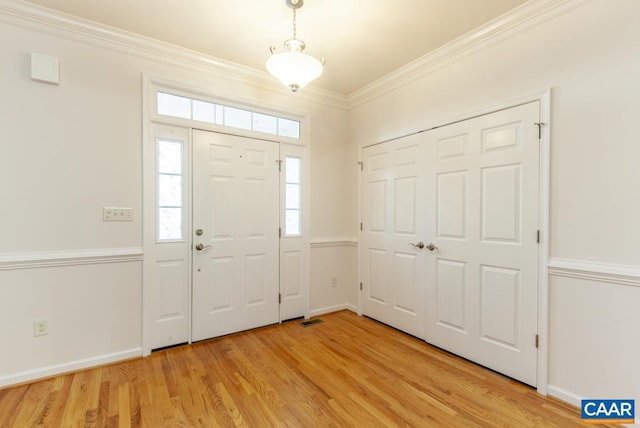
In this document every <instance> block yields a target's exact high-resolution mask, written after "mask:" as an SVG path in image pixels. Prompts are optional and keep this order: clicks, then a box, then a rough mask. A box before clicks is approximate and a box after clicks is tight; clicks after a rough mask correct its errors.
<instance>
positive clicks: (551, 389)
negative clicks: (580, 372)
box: [547, 385, 582, 407]
mask: <svg viewBox="0 0 640 428" xmlns="http://www.w3.org/2000/svg"><path fill="white" fill-rule="evenodd" d="M547 393H548V395H550V396H552V397H554V398H557V399H559V400H562V401H564V402H566V403H569V404H572V405H574V406H577V407H580V402H581V400H582V397H580V396H579V395H576V394H574V393H573V392H569V391H567V390H565V389H562V388H559V387H557V386H555V385H549V386H548V387H547Z"/></svg>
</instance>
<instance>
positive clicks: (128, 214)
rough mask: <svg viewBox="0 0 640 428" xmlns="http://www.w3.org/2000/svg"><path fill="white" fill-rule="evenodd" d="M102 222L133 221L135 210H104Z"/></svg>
mask: <svg viewBox="0 0 640 428" xmlns="http://www.w3.org/2000/svg"><path fill="white" fill-rule="evenodd" d="M102 221H133V208H117V207H104V208H102Z"/></svg>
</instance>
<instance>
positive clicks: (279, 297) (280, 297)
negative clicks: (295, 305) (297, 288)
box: [278, 293, 282, 304]
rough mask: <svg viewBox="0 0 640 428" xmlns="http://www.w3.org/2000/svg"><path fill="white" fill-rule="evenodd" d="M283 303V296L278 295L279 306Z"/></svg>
mask: <svg viewBox="0 0 640 428" xmlns="http://www.w3.org/2000/svg"><path fill="white" fill-rule="evenodd" d="M281 303H282V294H280V293H278V304H281Z"/></svg>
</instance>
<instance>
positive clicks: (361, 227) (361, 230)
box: [360, 222, 362, 232]
mask: <svg viewBox="0 0 640 428" xmlns="http://www.w3.org/2000/svg"><path fill="white" fill-rule="evenodd" d="M360 232H362V222H360Z"/></svg>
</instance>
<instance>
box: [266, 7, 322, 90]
mask: <svg viewBox="0 0 640 428" xmlns="http://www.w3.org/2000/svg"><path fill="white" fill-rule="evenodd" d="M303 3H304V2H303V0H286V4H287V6H289V7H290V8H291V9H293V38H291V39H289V40H286V41H285V42H284V47H285V48H286V49H287V51H286V52H281V53H275V50H276V48H275V46H271V48H270V50H271V57H270V58H269V59H268V60H267V64H266V65H267V70H268V71H269V73H271V74H273V75H274V76H275V77H277V78H278V79H279V80H280V81H281V82H282V84H283V85H284V86H286V87H288V88H289V89H291V90H292V91H293V92H298V90H300V89H302V88H304V87H305V86H306V85H307V83H309V82H311V81H312V80H314V79H317V78H318V77H320V76H321V75H322V71H323V67H324V59H322V60H318V59H316V58H314V57H312V56H311V55H307V54H306V53H303V52H302V51H304V48H305V46H306V45H305V44H304V42H303V41H302V40H299V39H296V10H297V9H300V8H301V7H302V5H303Z"/></svg>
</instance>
